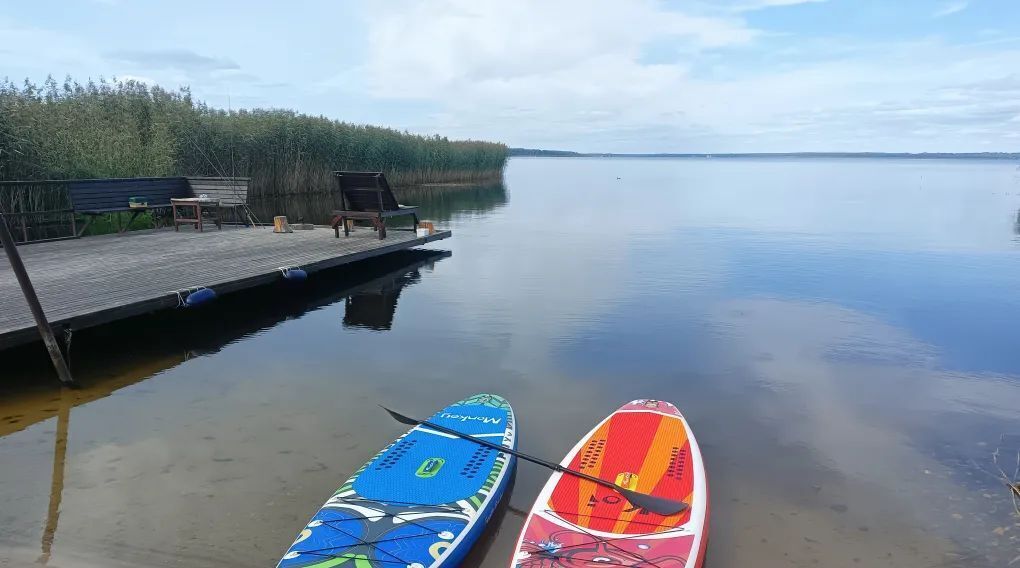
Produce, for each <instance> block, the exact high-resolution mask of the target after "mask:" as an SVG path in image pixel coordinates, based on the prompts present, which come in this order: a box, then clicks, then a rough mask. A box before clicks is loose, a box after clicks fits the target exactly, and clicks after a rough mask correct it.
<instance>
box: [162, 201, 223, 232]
mask: <svg viewBox="0 0 1020 568" xmlns="http://www.w3.org/2000/svg"><path fill="white" fill-rule="evenodd" d="M170 206H171V207H172V208H173V210H174V230H175V231H179V230H180V227H181V225H195V228H196V229H198V230H199V231H202V217H203V213H207V214H208V216H209V219H210V220H212V221H213V222H214V223H216V228H217V229H219V230H221V231H222V230H223V222H222V221H221V220H220V200H219V199H208V198H203V197H183V198H178V199H171V200H170ZM189 209H190V212H191V213H193V214H194V216H192V217H185V216H184V213H185V212H187V211H188V210H189Z"/></svg>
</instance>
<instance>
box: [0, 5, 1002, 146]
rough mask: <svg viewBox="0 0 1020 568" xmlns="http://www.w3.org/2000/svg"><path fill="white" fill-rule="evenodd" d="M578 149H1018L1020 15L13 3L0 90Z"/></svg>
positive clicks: (788, 8)
mask: <svg viewBox="0 0 1020 568" xmlns="http://www.w3.org/2000/svg"><path fill="white" fill-rule="evenodd" d="M47 74H53V76H54V77H56V78H57V79H58V80H62V79H63V77H64V76H65V75H68V74H70V75H71V76H72V77H73V78H75V79H77V80H79V81H85V80H88V79H89V78H92V79H97V78H99V77H105V78H107V79H110V78H113V77H117V78H121V79H135V80H138V81H144V82H147V83H153V84H159V85H162V86H164V87H170V88H176V87H179V86H183V85H187V86H189V87H190V88H191V90H192V93H193V94H194V95H195V96H196V98H199V99H201V100H204V101H205V102H207V103H209V104H210V105H212V106H216V107H223V108H232V109H237V108H252V107H262V108H266V107H274V108H289V109H294V110H297V111H299V112H304V113H308V114H315V115H319V114H321V115H324V116H328V117H330V118H335V119H339V120H344V121H347V122H354V123H367V124H377V125H382V126H388V127H392V128H397V129H400V130H407V131H410V132H415V133H421V134H430V135H431V134H440V135H443V136H449V137H451V138H472V139H480V140H497V141H501V142H504V143H506V144H509V145H511V146H523V147H529V148H551V149H564V150H576V151H584V152H706V153H722V152H787V151H891V152H900V151H902V152H938V151H946V152H984V151H1011V152H1017V151H1020V1H1017V0H930V1H922V0H690V1H680V0H676V1H657V0H615V1H609V0H512V1H507V0H503V1H488V0H389V1H385V2H383V1H370V0H348V1H334V0H289V1H288V2H269V1H261V0H249V1H246V2H243V3H241V2H236V3H233V2H213V1H211V0H205V1H195V0H175V1H173V2H164V1H159V0H150V1H142V0H61V1H51V0H34V1H32V2H24V1H21V0H0V76H6V77H8V78H10V79H11V80H13V81H15V82H19V83H20V82H21V81H23V80H24V79H25V78H31V79H32V80H33V81H36V82H42V81H43V80H44V79H45V78H46V76H47Z"/></svg>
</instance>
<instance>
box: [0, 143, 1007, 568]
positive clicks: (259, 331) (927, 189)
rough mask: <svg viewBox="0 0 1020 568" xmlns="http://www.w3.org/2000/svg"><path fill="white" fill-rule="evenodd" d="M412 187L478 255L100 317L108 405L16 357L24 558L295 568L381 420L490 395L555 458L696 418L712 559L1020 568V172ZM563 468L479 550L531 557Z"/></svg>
mask: <svg viewBox="0 0 1020 568" xmlns="http://www.w3.org/2000/svg"><path fill="white" fill-rule="evenodd" d="M412 199H413V200H414V201H418V202H420V203H421V204H422V205H424V206H425V209H426V213H425V217H426V218H431V219H435V220H437V224H439V225H441V226H448V227H450V228H452V229H453V231H454V236H453V238H451V239H449V240H446V241H442V242H439V243H435V244H434V245H433V246H432V249H433V250H425V251H416V252H408V253H400V254H396V255H392V256H391V257H388V258H384V259H378V260H374V261H370V262H367V263H364V264H361V265H358V266H349V267H346V268H341V269H338V270H336V271H333V272H330V273H328V274H316V275H313V277H312V279H311V280H310V281H309V283H308V286H307V287H306V288H304V289H293V288H286V287H283V286H281V287H269V288H265V289H260V290H257V291H251V292H246V293H241V294H237V295H234V296H228V297H224V298H221V300H220V301H219V302H217V304H216V305H213V306H210V307H209V309H208V310H206V311H204V312H200V313H191V312H188V313H171V314H160V315H156V316H149V317H143V318H137V319H135V320H132V321H130V322H125V323H123V324H121V325H116V326H111V327H107V328H99V329H94V330H86V331H81V332H78V333H76V334H75V337H74V340H73V343H72V350H71V362H72V366H73V369H74V371H75V373H76V375H77V376H78V378H79V380H81V381H82V382H83V383H84V384H85V386H84V388H82V389H79V390H75V391H68V390H64V391H61V389H59V388H58V387H57V386H56V384H55V383H56V381H55V380H53V379H52V378H51V376H52V372H51V371H50V369H49V368H48V365H47V361H46V359H45V356H44V355H43V351H42V350H41V348H38V347H33V348H27V349H19V350H15V351H10V352H6V353H2V354H0V362H2V366H0V368H4V369H5V371H4V374H5V375H6V377H5V379H4V381H3V384H0V565H3V564H5V563H9V564H12V565H21V564H29V563H33V562H37V561H40V562H42V563H48V564H50V565H52V566H65V567H66V566H76V567H77V566H85V567H92V566H95V567H100V566H102V567H108V566H181V567H183V566H200V567H201V566H256V565H263V566H272V565H274V564H275V563H276V561H277V560H278V559H279V556H280V555H281V554H282V553H283V552H284V551H285V550H286V549H287V547H288V546H289V544H290V542H291V541H292V540H293V538H294V536H295V534H296V533H297V532H298V530H299V529H300V528H301V527H302V526H303V524H304V523H305V521H306V520H307V519H308V517H309V516H311V514H312V513H313V512H314V511H315V510H316V509H317V508H318V507H319V506H320V505H321V504H322V502H323V501H324V500H325V499H326V497H328V496H329V495H330V494H331V492H332V491H333V490H334V489H335V488H336V487H337V486H338V484H339V483H340V482H341V481H343V480H344V479H346V478H347V476H348V475H349V474H351V473H352V472H354V471H355V470H356V469H357V468H358V467H359V466H361V465H362V464H363V463H364V462H365V461H367V460H368V459H369V458H371V457H372V456H373V455H374V454H375V453H376V452H377V451H378V450H379V449H380V448H381V447H383V446H384V445H386V444H387V443H388V442H390V441H391V440H392V439H393V438H395V437H396V436H397V435H399V434H400V433H401V432H402V426H401V425H400V424H398V423H396V422H394V421H392V420H391V419H390V418H388V417H387V416H386V415H385V413H384V412H382V411H381V410H380V409H379V408H378V407H377V406H376V404H377V403H382V404H386V405H387V406H390V407H392V408H395V409H398V410H400V411H403V412H406V413H408V414H412V415H417V416H427V415H429V414H431V413H432V412H433V411H435V410H437V409H439V408H440V407H442V406H444V405H445V404H447V403H449V402H452V401H455V400H458V399H460V398H463V397H464V396H465V395H469V394H473V393H477V392H494V393H499V394H502V395H504V396H506V397H507V398H508V399H509V400H510V401H511V403H513V405H514V408H515V411H516V413H517V417H518V421H519V428H520V444H521V449H522V450H523V451H526V452H529V453H532V454H537V455H541V456H545V457H547V458H551V459H553V460H555V461H559V459H561V458H562V456H563V455H564V454H565V453H566V452H567V451H568V450H569V449H570V448H571V447H572V446H573V444H574V443H575V442H576V441H577V440H578V439H579V438H580V437H581V436H582V435H583V434H584V433H586V432H587V431H588V430H589V429H590V428H591V427H592V426H593V425H594V424H595V423H596V422H597V421H598V420H600V419H601V418H602V417H604V416H605V415H606V414H608V413H610V412H611V411H613V410H614V409H616V408H617V407H618V406H620V405H621V404H623V403H624V402H626V401H629V400H631V399H635V398H656V399H662V400H668V401H671V402H674V403H675V404H677V405H678V406H679V407H680V409H681V410H682V411H683V412H684V414H685V416H686V417H687V419H688V420H689V421H690V423H691V425H692V427H693V429H694V431H695V433H696V435H697V436H698V439H699V441H700V443H701V447H702V451H703V453H704V457H705V461H706V467H707V470H708V476H709V486H710V491H711V496H712V505H713V510H712V522H711V541H710V545H709V550H708V559H707V562H706V566H711V567H748V566H816V565H817V566H827V567H828V566H903V567H915V566H916V567H921V566H926V567H930V566H975V567H982V566H989V567H991V566H1006V565H1008V564H1009V563H1010V562H1012V563H1013V564H1014V565H1020V560H1017V558H1018V557H1020V518H1018V516H1017V514H1016V512H1015V511H1014V505H1013V503H1012V502H1011V501H1010V496H1009V493H1008V490H1007V489H1006V488H1005V486H1004V485H1003V484H1002V482H1001V479H999V478H997V477H996V476H999V474H998V472H997V470H996V463H995V462H994V461H993V456H998V464H999V465H1001V466H1002V469H1003V470H1007V473H1009V474H1012V473H1013V469H1014V468H1015V467H1016V466H1017V459H1018V458H1017V454H1018V452H1020V349H1018V348H1017V344H1018V340H1020V333H1018V330H1020V225H1018V210H1020V170H1018V168H1017V165H1016V164H1013V163H1008V162H996V161H936V160H892V159H843V160H822V159H805V160H792V159H791V160H785V159H764V160H761V159H760V160H753V159H687V160H669V159H622V158H616V159H588V158H576V159H573V158H572V159H566V158H552V159H548V158H546V159H543V158H514V159H511V160H510V162H509V165H508V167H507V170H506V173H505V179H504V183H503V184H490V185H487V186H480V187H474V188H467V189H450V188H446V189H438V188H437V189H433V190H427V191H419V192H413V193H409V194H407V195H405V196H404V199H403V200H404V201H409V202H410V201H412ZM323 238H332V233H331V232H330V231H326V230H323ZM29 269H31V267H29ZM547 474H548V472H546V471H542V470H539V469H537V468H536V467H534V466H531V465H529V464H526V463H522V464H520V465H519V469H518V474H517V476H516V482H515V486H514V487H513V491H512V495H511V497H510V499H509V504H508V506H507V507H505V508H503V509H502V510H501V512H500V514H499V515H498V516H497V517H496V518H495V522H494V526H493V527H492V530H491V531H490V533H489V534H488V535H487V536H486V537H485V540H484V542H483V544H482V545H481V546H480V547H479V548H478V549H477V550H476V551H475V552H474V553H473V554H472V556H471V558H470V559H469V565H471V566H493V567H495V566H506V565H507V563H508V560H509V558H510V554H511V549H512V548H513V546H514V544H515V541H516V538H517V535H518V532H519V530H520V528H521V526H522V524H523V520H524V519H523V517H522V515H521V511H526V510H528V509H530V507H531V504H532V502H533V500H534V498H535V496H536V495H537V493H538V491H539V489H540V487H541V486H542V484H543V483H544V481H545V480H546V478H547V476H548V475H547Z"/></svg>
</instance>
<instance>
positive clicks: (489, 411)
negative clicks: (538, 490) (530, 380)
mask: <svg viewBox="0 0 1020 568" xmlns="http://www.w3.org/2000/svg"><path fill="white" fill-rule="evenodd" d="M428 422H432V423H434V424H437V425H440V426H445V427H447V428H450V429H452V430H456V431H458V432H463V433H465V434H468V435H471V436H476V437H478V438H479V439H482V440H485V441H488V442H492V443H496V444H501V445H504V446H507V447H510V448H516V447H517V445H516V424H515V421H514V414H513V409H511V408H510V404H509V403H508V402H507V401H506V400H505V399H504V398H502V397H500V396H497V395H493V394H479V395H475V396H472V397H469V398H466V399H464V400H461V401H458V402H455V403H454V404H452V405H450V406H448V407H446V408H444V409H443V410H441V411H439V412H437V413H436V414H434V415H433V416H432V417H430V418H429V419H428ZM515 460H516V458H514V457H513V456H510V455H509V454H505V453H501V452H499V451H496V450H493V449H489V448H485V447H483V446H480V445H478V444H476V443H474V442H471V441H470V440H463V439H460V438H457V437H455V436H452V435H449V434H445V433H442V432H437V431H434V430H431V429H429V428H428V427H425V426H416V427H414V428H412V429H411V430H410V431H408V432H407V433H406V434H404V435H403V436H401V437H400V438H398V439H397V440H395V441H394V442H393V443H392V444H390V445H389V446H387V447H386V448H384V449H383V450H382V451H381V452H379V453H378V454H377V455H376V456H375V457H374V458H372V459H371V460H370V461H369V462H368V463H366V464H365V465H364V466H362V467H361V469H359V470H358V471H357V472H356V473H355V474H354V475H352V476H351V477H350V479H348V480H347V481H346V482H345V483H344V484H343V485H342V486H341V487H340V488H339V489H338V490H337V491H336V492H335V493H334V494H333V496H332V497H330V498H329V500H327V501H326V503H325V504H324V505H323V506H322V508H321V509H319V512H318V513H316V514H315V516H313V517H312V519H311V521H309V522H308V524H307V525H306V526H305V528H304V529H303V530H302V531H301V533H300V534H299V535H298V537H297V539H296V540H295V541H294V543H293V544H292V545H291V547H290V549H289V550H288V551H287V553H286V554H285V555H284V556H283V559H282V560H280V563H279V564H278V567H279V568H312V567H314V568H332V567H333V566H351V567H354V568H370V567H379V568H431V567H438V566H455V565H456V564H458V563H459V562H460V560H461V559H463V557H464V555H465V554H466V553H467V551H468V549H469V548H470V546H471V544H473V543H474V541H475V540H477V538H478V536H479V535H480V534H481V532H482V529H483V528H484V526H485V523H486V522H487V521H488V519H489V517H491V515H492V513H493V511H495V508H496V505H497V504H498V503H499V500H500V498H501V496H502V494H503V492H504V491H505V490H506V487H507V485H508V483H509V480H510V479H511V475H510V474H511V473H512V471H513V467H514V465H515Z"/></svg>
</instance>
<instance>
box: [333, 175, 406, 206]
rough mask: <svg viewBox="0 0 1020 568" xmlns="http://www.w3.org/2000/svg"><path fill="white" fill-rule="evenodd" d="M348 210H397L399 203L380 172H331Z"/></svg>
mask: <svg viewBox="0 0 1020 568" xmlns="http://www.w3.org/2000/svg"><path fill="white" fill-rule="evenodd" d="M333 175H335V176H336V179H337V183H339V184H340V194H341V196H342V198H343V200H344V209H346V210H348V211H397V210H398V209H400V205H398V204H397V198H396V196H395V195H393V190H392V189H390V184H389V183H387V182H386V176H385V175H383V173H382V172H333Z"/></svg>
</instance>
